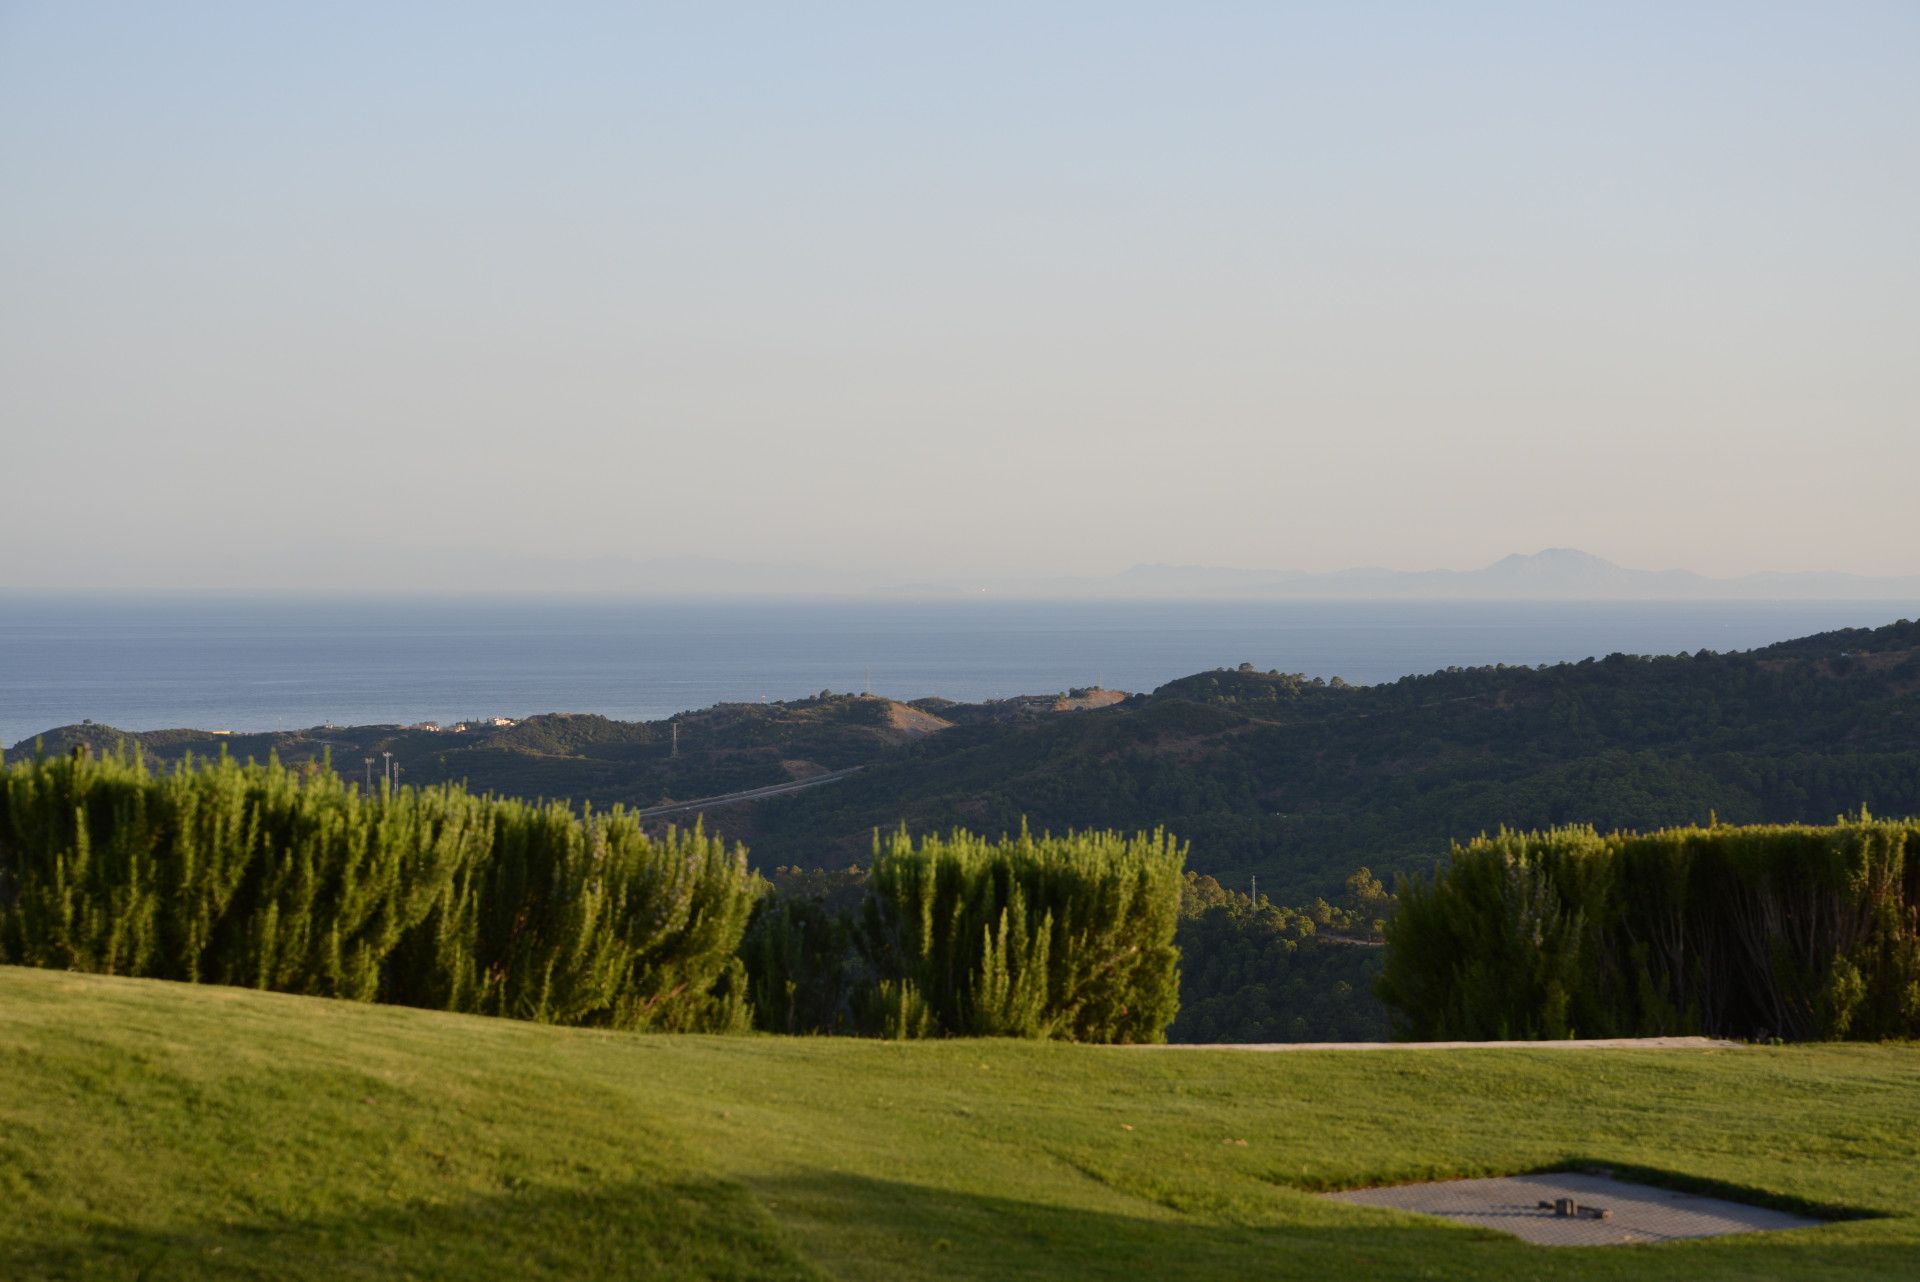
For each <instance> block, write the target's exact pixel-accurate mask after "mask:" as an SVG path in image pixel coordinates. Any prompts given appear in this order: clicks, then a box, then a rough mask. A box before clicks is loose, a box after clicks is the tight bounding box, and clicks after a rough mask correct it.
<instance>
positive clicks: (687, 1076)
mask: <svg viewBox="0 0 1920 1282" xmlns="http://www.w3.org/2000/svg"><path fill="white" fill-rule="evenodd" d="M1568 1161H1582V1162H1589V1163H1606V1164H1612V1165H1617V1166H1620V1167H1644V1168H1652V1169H1655V1170H1659V1171H1664V1172H1667V1173H1668V1174H1669V1176H1670V1177H1672V1178H1677V1179H1686V1178H1688V1177H1691V1178H1693V1179H1696V1180H1717V1181H1721V1182H1723V1183H1725V1184H1729V1185H1737V1186H1745V1187H1747V1188H1749V1189H1752V1190H1757V1191H1758V1192H1759V1193H1760V1194H1762V1195H1764V1196H1766V1197H1769V1198H1771V1199H1774V1200H1778V1201H1783V1202H1784V1203H1786V1204H1789V1205H1794V1206H1799V1207H1802V1208H1805V1207H1807V1206H1809V1205H1815V1206H1825V1207H1850V1208H1853V1209H1854V1210H1855V1211H1857V1212H1862V1213H1867V1214H1868V1215H1869V1216H1870V1218H1853V1219H1848V1220H1844V1221H1840V1222H1836V1223H1832V1224H1828V1225H1823V1226H1822V1227H1819V1228H1816V1229H1809V1230H1803V1231H1797V1232H1793V1233H1788V1234H1781V1235H1770V1236H1762V1237H1746V1238H1732V1239H1719V1240H1714V1241H1706V1242H1681V1243H1672V1244H1667V1245H1662V1246H1656V1247H1633V1248H1603V1249H1590V1250H1565V1249H1556V1250H1549V1249H1545V1248H1536V1247H1529V1246H1526V1245H1523V1244H1520V1243H1518V1242H1516V1241H1513V1240H1510V1239H1506V1238H1503V1237H1501V1236H1499V1235H1496V1234H1493V1233H1491V1232H1487V1231H1483V1230H1479V1229H1471V1228H1462V1227H1457V1226H1450V1225H1445V1224H1435V1223H1429V1222H1422V1221H1419V1220H1416V1219H1413V1218H1409V1217H1404V1216H1398V1215H1394V1214H1392V1213H1387V1212H1376V1211H1370V1210H1365V1209H1361V1208H1355V1207H1347V1206H1338V1205H1333V1204H1329V1203H1325V1202H1322V1201H1319V1200H1317V1199H1316V1198H1314V1197H1313V1196H1311V1193H1310V1190H1313V1189H1321V1188H1330V1187H1336V1186H1350V1185H1360V1184H1370V1183H1378V1182H1383V1181H1395V1180H1406V1179H1419V1178H1431V1177H1435V1176H1443V1175H1451V1174H1488V1173H1496V1172H1512V1171H1520V1170H1528V1169H1535V1168H1539V1167H1542V1166H1546V1165H1550V1164H1554V1163H1562V1162H1568ZM1916 1169H1920V1051H1916V1050H1914V1049H1913V1048H1909V1047H1899V1046H1879V1047H1874V1046H1804V1047H1786V1048H1752V1049H1741V1050H1724V1051H1721V1050H1706V1051H1667V1052H1655V1051H1632V1052H1613V1051H1600V1052H1566V1051H1551V1050H1497V1051H1468V1052H1439V1051H1418V1050H1406V1051H1390V1052H1308V1053H1299V1054H1289V1055H1262V1054H1251V1053H1244V1052H1232V1051H1203V1050H1186V1049H1167V1050H1145V1049H1127V1048H1114V1047H1088V1046H1072V1045H1062V1044H1045V1043H1039V1044H1036V1043H1012V1042H998V1041H949V1042H925V1043H906V1044H901V1043H888V1042H875V1041H863V1040H853V1039H817V1040H816V1039H779V1038H767V1037H734V1038H718V1037H695V1036H673V1037H660V1036H642V1035H635V1034H620V1033H604V1032H587V1031H579V1030H567V1029H555V1028H548V1027H541V1026H536V1025H531V1024H523V1023H519V1022H516V1021H510V1020H489V1019H481V1018H474V1017H466V1016H455V1015H442V1014H435V1013H429V1012H422V1011H415V1010H406V1009H400V1008H392V1007H377V1006H362V1005H358V1004H353V1003H345V1002H328V1001H321V1000H317V999H311V998H296V997H285V996H276V995H270V994H261V993H254V992H249V991H245V990H239V989H226V988H213V987H191V986H181V985H171V984H163V983H157V982H150V981H134V980H123V979H109V978H100V977H91V976H80V975H71V974H63V973H58V972H43V971H28V970H18V969H0V1208H4V1213H0V1276H5V1277H7V1278H9V1279H33V1278H66V1279H88V1278H99V1279H108V1278H112V1279H124V1278H136V1277H137V1278H141V1279H147V1280H150V1282H159V1280H163V1279H201V1278H211V1279H221V1278H235V1279H239V1278H261V1277H273V1278H292V1279H298V1278H316V1279H317V1278H328V1279H334V1278H366V1279H382V1280H384V1279H389V1278H422V1279H425V1278H447V1279H461V1280H462V1282H469V1280H472V1279H485V1278H501V1279H522V1278H566V1279H578V1278H589V1277H591V1278H596V1279H611V1278H623V1277H633V1278H639V1277H647V1278H738V1279H748V1278H753V1279H759V1278H774V1279H777V1278H794V1279H817V1278H845V1279H875V1280H879V1279H887V1280H888V1282H893V1280H896V1279H914V1278H980V1279H1019V1278H1032V1279H1048V1280H1049V1282H1052V1280H1055V1279H1072V1278H1116V1279H1118V1278H1124V1279H1129V1280H1137V1279H1141V1278H1155V1279H1182V1278H1192V1279H1219V1278H1230V1277H1249V1278H1251V1277H1261V1278H1269V1277H1300V1278H1316V1279H1317V1278H1324V1277H1328V1276H1334V1275H1336V1274H1339V1275H1344V1276H1358V1275H1362V1274H1364V1275H1366V1276H1369V1277H1381V1278H1398V1277H1406V1278H1412V1277H1448V1278H1499V1279H1503V1280H1504V1279H1511V1278H1515V1277H1545V1276H1552V1277H1564V1278H1586V1277H1594V1278H1603V1277H1604V1278H1636V1279H1637V1278H1661V1277H1673V1278H1689V1279H1695V1278H1740V1279H1748V1278H1754V1277H1785V1276H1792V1277H1795V1278H1862V1277H1907V1276H1912V1274H1913V1272H1914V1270H1915V1266H1916V1264H1917V1263H1920V1216H1917V1215H1916V1212H1915V1208H1914V1205H1913V1193H1914V1191H1915V1181H1914V1171H1915V1170H1916Z"/></svg>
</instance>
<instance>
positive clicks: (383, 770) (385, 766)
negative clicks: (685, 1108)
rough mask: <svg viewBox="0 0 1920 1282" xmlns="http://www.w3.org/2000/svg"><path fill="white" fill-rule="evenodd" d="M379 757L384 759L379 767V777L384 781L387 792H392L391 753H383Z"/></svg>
mask: <svg viewBox="0 0 1920 1282" xmlns="http://www.w3.org/2000/svg"><path fill="white" fill-rule="evenodd" d="M380 755H381V756H382V757H384V758H386V760H385V761H383V762H382V763H381V765H380V777H381V778H382V779H383V780H385V781H386V785H387V791H388V792H392V791H393V754H392V753H391V752H383V753H381V754H380Z"/></svg>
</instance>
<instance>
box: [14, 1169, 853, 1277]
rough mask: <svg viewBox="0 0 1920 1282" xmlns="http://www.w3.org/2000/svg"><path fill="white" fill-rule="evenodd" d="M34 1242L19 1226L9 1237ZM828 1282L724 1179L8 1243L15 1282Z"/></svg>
mask: <svg viewBox="0 0 1920 1282" xmlns="http://www.w3.org/2000/svg"><path fill="white" fill-rule="evenodd" d="M210 1218H211V1217H210ZM24 1236H25V1234H24V1233H23V1232H22V1231H21V1229H20V1228H18V1227H15V1228H14V1229H13V1230H12V1231H11V1232H8V1233H6V1234H4V1235H0V1242H4V1241H8V1240H11V1241H12V1242H15V1243H19V1242H21V1241H22V1239H23V1238H24ZM821 1277H822V1274H821V1273H820V1272H819V1271H818V1270H817V1269H815V1268H814V1267H813V1266H812V1265H810V1264H808V1263H807V1262H806V1261H805V1260H804V1259H803V1258H802V1257H801V1256H800V1255H799V1254H797V1253H796V1252H795V1251H794V1250H793V1249H792V1248H791V1246H790V1245H789V1244H788V1243H787V1241H786V1237H785V1235H784V1234H783V1233H782V1232H781V1231H780V1230H779V1228H778V1227H777V1226H776V1225H775V1224H774V1223H773V1221H772V1220H771V1219H770V1218H769V1217H768V1215H767V1214H766V1212H765V1211H764V1210H763V1209H762V1208H761V1207H760V1205H759V1204H758V1203H757V1202H755V1201H754V1200H753V1198H752V1197H750V1196H749V1195H748V1194H747V1193H746V1192H745V1190H743V1189H741V1188H740V1187H739V1186H737V1185H734V1184H728V1183H724V1182H721V1181H717V1180H712V1181H708V1180H699V1181H674V1182H654V1181H636V1182H632V1183H628V1184H625V1185H620V1186H615V1187H611V1188H604V1189H597V1190H585V1189H564V1188H542V1187H531V1186H530V1187H526V1188H521V1189H517V1190H504V1191H502V1192H501V1193H500V1194H498V1195H495V1196H488V1197H478V1198H476V1197H472V1196H470V1195H469V1196H461V1197H454V1198H449V1199H448V1200H447V1201H445V1202H442V1203H437V1204H420V1203H390V1204H387V1205H372V1206H369V1207H367V1208H365V1209H364V1210H360V1211H354V1212H347V1213H336V1214H333V1215H328V1216H315V1217H312V1218H304V1219H302V1218H292V1217H289V1218H284V1219H281V1218H276V1219H268V1220H258V1219H255V1220H240V1221H237V1222H226V1223H219V1222H210V1223H201V1224H194V1225H186V1226H180V1227H174V1228H163V1229H148V1228H134V1227H127V1226H113V1225H92V1226H88V1227H86V1228H84V1229H69V1230H67V1231H64V1232H57V1233H56V1232H53V1231H50V1232H49V1233H48V1234H47V1235H46V1238H45V1239H44V1240H41V1241H36V1242H27V1243H25V1244H23V1245H18V1246H12V1247H9V1246H6V1245H0V1278H4V1279H6V1282H25V1280H26V1279H43V1278H44V1279H73V1280H74V1282H81V1280H93V1279H116V1280H120V1279H124V1280H126V1282H187V1280H188V1279H201V1278H206V1279H235V1278H255V1279H267V1278H271V1279H275V1280H276V1282H278V1280H280V1279H288V1280H290V1282H295V1280H306V1279H314V1280H318V1279H329V1280H331V1279H353V1280H356V1282H357V1280H360V1279H365V1280H366V1282H374V1280H376V1279H377V1280H378V1282H388V1280H389V1279H400V1278H413V1279H436V1280H437V1279H447V1280H448V1282H454V1280H458V1282H475V1280H478V1279H495V1278H497V1279H502V1280H503V1282H504V1280H506V1279H515V1280H518V1279H548V1278H550V1279H562V1278H564V1279H569V1280H578V1282H590V1280H591V1282H599V1280H601V1279H606V1280H614V1279H630V1278H646V1279H666V1278H671V1279H680V1278H686V1279H702V1280H706V1279H711V1280H713V1282H759V1279H768V1280H769V1282H787V1280H792V1282H818V1280H819V1279H820V1278H821Z"/></svg>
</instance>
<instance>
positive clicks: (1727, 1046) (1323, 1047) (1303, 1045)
mask: <svg viewBox="0 0 1920 1282" xmlns="http://www.w3.org/2000/svg"><path fill="white" fill-rule="evenodd" d="M1740 1046H1741V1043H1739V1042H1729V1041H1723V1040H1721V1039H1720V1038H1717V1037H1587V1038H1566V1039H1562V1040H1558V1041H1551V1042H1162V1043H1157V1044H1148V1045H1140V1046H1129V1047H1126V1048H1125V1049H1127V1050H1141V1051H1472V1050H1499V1051H1693V1050H1714V1049H1722V1050H1739V1049H1740Z"/></svg>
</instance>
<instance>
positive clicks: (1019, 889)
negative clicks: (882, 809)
mask: <svg viewBox="0 0 1920 1282" xmlns="http://www.w3.org/2000/svg"><path fill="white" fill-rule="evenodd" d="M1185 860H1186V850H1185V847H1183V846H1181V845H1179V844H1178V843H1176V842H1175V841H1174V840H1173V839H1172V838H1170V837H1168V836H1166V835H1165V834H1164V833H1158V832H1156V833H1154V834H1152V835H1151V836H1148V835H1145V834H1138V835H1135V836H1131V837H1127V836H1122V835H1120V834H1118V833H1111V832H1086V833H1069V834H1067V835H1066V836H1063V837H1054V836H1039V837H1036V836H1034V835H1032V834H1031V833H1029V832H1025V831H1022V832H1021V833H1020V835H1019V836H1018V837H1003V838H1000V839H998V840H991V839H988V838H984V837H978V836H975V835H973V834H972V833H968V832H964V831H956V832H954V833H952V834H950V835H948V836H945V837H938V836H930V837H925V838H923V839H921V840H919V841H915V840H913V839H912V838H910V837H908V836H907V835H906V834H905V833H904V832H901V833H895V834H893V835H892V836H890V837H887V838H885V839H884V840H882V839H879V838H876V840H875V848H874V861H873V867H872V869H871V871H870V872H869V874H868V875H867V878H866V883H865V898H864V900H863V901H862V902H861V904H860V906H859V908H858V910H857V911H855V912H853V913H850V914H849V913H839V914H836V913H833V912H830V911H828V910H827V909H826V908H825V907H824V906H823V905H821V904H818V903H815V902H813V901H810V900H806V899H796V900H786V899H783V900H776V901H771V902H769V903H767V904H765V905H764V906H763V908H762V910H761V913H760V915H759V917H758V918H756V920H755V922H754V925H753V928H752V929H751V930H750V931H749V932H748V936H747V941H746V944H745V947H744V950H743V951H744V954H745V957H746V959H747V965H748V969H749V971H750V972H751V974H752V977H753V978H752V984H753V996H754V1010H755V1015H756V1018H757V1020H758V1021H759V1024H760V1026H761V1027H762V1028H767V1029H772V1030H775V1031H781V1032H823V1033H833V1032H849V1033H861V1034H866V1035H871V1036H884V1037H934V1036H950V1037H1028V1038H1057V1039H1063V1040H1072V1041H1083V1042H1158V1041H1164V1040H1165V1038H1166V1028H1167V1025H1168V1024H1169V1023H1171V1022H1172V1020H1173V1016H1174V1014H1175V1011H1176V1010H1177V1008H1178V1005H1179V973H1178V961H1179V954H1178V951H1177V950H1176V949H1175V947H1174V944H1173V932H1174V928H1175V926H1176V924H1177V921H1178V917H1179V909H1180V892H1181V885H1182V876H1181V872H1182V866H1183V864H1184V863H1185Z"/></svg>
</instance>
